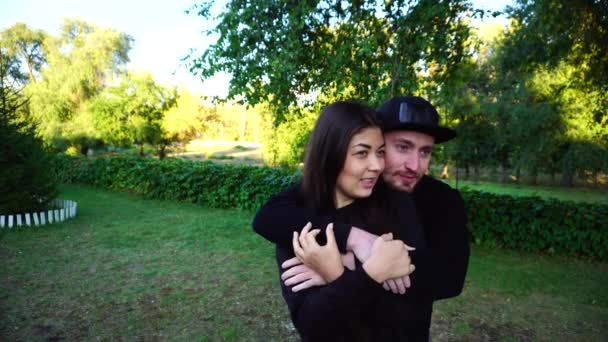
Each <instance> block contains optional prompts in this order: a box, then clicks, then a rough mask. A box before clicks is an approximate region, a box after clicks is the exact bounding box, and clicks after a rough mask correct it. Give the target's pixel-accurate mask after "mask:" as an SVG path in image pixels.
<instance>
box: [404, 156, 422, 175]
mask: <svg viewBox="0 0 608 342" xmlns="http://www.w3.org/2000/svg"><path fill="white" fill-rule="evenodd" d="M418 167H420V159H419V158H418V156H417V155H416V154H415V153H412V154H411V155H409V156H408V157H407V159H406V160H405V168H407V169H410V170H412V171H418Z"/></svg>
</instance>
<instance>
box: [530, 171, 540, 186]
mask: <svg viewBox="0 0 608 342" xmlns="http://www.w3.org/2000/svg"><path fill="white" fill-rule="evenodd" d="M530 185H538V169H537V168H533V169H532V170H530Z"/></svg>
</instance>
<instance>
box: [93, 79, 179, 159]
mask: <svg viewBox="0 0 608 342" xmlns="http://www.w3.org/2000/svg"><path fill="white" fill-rule="evenodd" d="M176 98H177V94H176V90H175V89H171V88H167V87H164V86H162V85H159V84H157V83H156V82H155V81H154V79H153V77H152V75H150V74H147V73H144V74H133V73H130V74H128V75H127V77H124V78H122V80H121V82H120V84H119V85H118V86H115V87H109V88H108V89H107V91H106V92H104V93H102V94H101V96H99V97H97V99H96V101H95V102H94V103H93V105H92V106H91V112H92V113H94V115H93V116H94V118H95V119H94V123H95V125H94V126H95V128H96V129H97V131H98V132H100V134H101V135H102V138H103V139H104V140H105V141H108V142H110V143H113V144H116V145H123V146H129V145H131V144H135V145H138V146H140V154H142V155H143V145H144V144H150V145H153V146H156V147H157V148H158V152H159V155H160V156H161V157H164V151H165V148H166V147H167V145H168V144H170V143H171V142H172V141H174V140H175V139H176V138H177V136H176V135H175V134H174V132H172V131H168V130H166V129H165V126H164V118H165V113H166V112H167V111H169V110H170V109H171V108H172V107H173V106H174V105H175V103H176Z"/></svg>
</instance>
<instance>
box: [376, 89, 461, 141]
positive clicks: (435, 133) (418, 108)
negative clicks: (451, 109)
mask: <svg viewBox="0 0 608 342" xmlns="http://www.w3.org/2000/svg"><path fill="white" fill-rule="evenodd" d="M378 112H379V113H380V117H381V118H382V124H383V128H384V131H385V132H390V131H396V130H405V131H415V132H420V133H424V134H428V135H430V136H432V137H434V138H435V143H436V144H439V143H442V142H446V141H448V140H451V139H453V138H455V137H456V131H454V130H453V129H451V128H448V127H443V126H439V114H438V113H437V110H436V109H435V107H433V105H431V103H430V102H429V101H427V100H425V99H423V98H422V97H418V96H396V97H393V98H392V99H390V100H388V101H386V102H385V103H384V104H383V105H382V106H380V108H378Z"/></svg>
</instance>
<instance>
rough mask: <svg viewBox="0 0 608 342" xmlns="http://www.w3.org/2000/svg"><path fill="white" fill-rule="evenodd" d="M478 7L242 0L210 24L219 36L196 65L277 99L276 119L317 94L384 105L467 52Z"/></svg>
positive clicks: (232, 94)
mask: <svg viewBox="0 0 608 342" xmlns="http://www.w3.org/2000/svg"><path fill="white" fill-rule="evenodd" d="M201 8H202V9H201V10H200V12H199V14H200V15H202V16H203V17H206V18H208V17H209V15H210V14H209V13H210V12H209V8H208V6H201ZM470 9H471V8H470V5H469V4H468V3H467V2H466V1H460V0H450V1H442V2H436V1H430V0H429V1H427V0H422V1H417V2H411V1H403V0H401V1H341V0H340V1H338V0H335V1H332V0H326V1H276V0H258V1H245V0H234V1H230V2H229V3H228V4H227V6H226V8H225V11H224V12H223V13H221V14H220V15H219V17H218V19H219V23H218V24H217V26H216V27H215V28H213V29H211V30H210V31H209V32H208V33H209V34H214V35H217V36H218V40H217V42H216V43H215V44H213V45H212V46H211V47H210V48H208V49H207V50H206V51H205V52H204V53H203V54H202V55H201V56H198V57H193V58H192V59H191V61H192V67H191V70H192V71H193V72H195V73H198V74H200V75H201V76H202V77H203V78H208V77H211V76H213V75H214V74H216V73H218V72H221V71H224V72H228V73H230V74H231V76H232V80H231V82H230V86H229V93H228V98H232V99H234V98H237V97H239V96H242V98H243V99H244V100H245V101H246V102H247V103H248V104H253V105H255V104H258V103H269V104H270V105H271V107H272V109H273V110H274V112H275V119H276V123H279V122H281V121H283V120H284V118H285V117H284V116H285V114H286V113H287V112H286V111H287V109H288V108H290V106H293V105H296V104H299V105H301V104H304V105H305V106H308V105H310V104H311V102H310V101H308V102H307V101H306V98H307V96H310V95H318V94H324V95H325V96H328V97H332V98H333V97H352V98H358V99H362V100H365V101H368V102H370V103H371V104H374V105H376V104H379V103H380V102H382V101H383V100H385V99H386V98H387V97H389V96H391V95H400V94H404V93H414V92H415V91H416V90H418V85H419V78H420V77H422V78H424V77H425V76H424V73H425V72H426V71H428V70H429V69H431V68H433V69H435V73H434V75H433V77H441V76H442V75H444V74H445V73H446V72H448V71H449V70H450V68H451V67H452V66H454V65H456V64H458V63H459V62H460V60H461V59H462V58H463V56H465V55H466V54H467V53H468V52H469V51H468V49H467V48H466V46H465V41H466V39H467V37H468V34H469V29H468V28H469V27H468V25H467V24H466V20H467V15H468V13H469V12H468V11H469V10H470ZM313 97H316V96H313Z"/></svg>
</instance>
